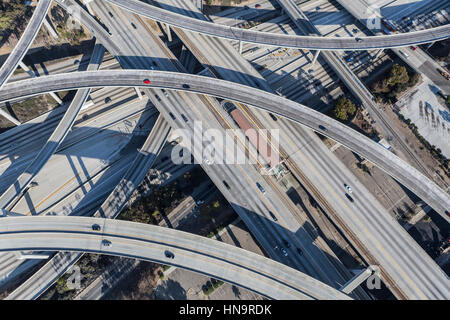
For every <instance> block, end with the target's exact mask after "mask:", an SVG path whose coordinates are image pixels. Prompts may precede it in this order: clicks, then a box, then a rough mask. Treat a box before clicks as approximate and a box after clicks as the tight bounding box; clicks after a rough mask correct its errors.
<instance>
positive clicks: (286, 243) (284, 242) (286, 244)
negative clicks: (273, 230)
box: [283, 239, 291, 248]
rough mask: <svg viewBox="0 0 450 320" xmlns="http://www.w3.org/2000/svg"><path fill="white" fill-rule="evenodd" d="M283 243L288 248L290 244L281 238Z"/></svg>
mask: <svg viewBox="0 0 450 320" xmlns="http://www.w3.org/2000/svg"><path fill="white" fill-rule="evenodd" d="M283 244H284V245H285V246H286V247H287V248H290V247H291V244H290V243H289V241H287V240H286V239H283Z"/></svg>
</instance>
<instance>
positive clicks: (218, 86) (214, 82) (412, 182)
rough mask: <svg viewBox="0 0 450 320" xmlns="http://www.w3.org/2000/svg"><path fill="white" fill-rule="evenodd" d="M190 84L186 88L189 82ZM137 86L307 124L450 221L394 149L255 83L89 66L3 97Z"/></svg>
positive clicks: (439, 199)
mask: <svg viewBox="0 0 450 320" xmlns="http://www.w3.org/2000/svg"><path fill="white" fill-rule="evenodd" d="M146 78H148V79H151V80H152V81H151V84H149V85H144V83H143V80H144V79H146ZM187 84H188V87H186V85H187ZM138 86H141V87H153V88H166V89H173V90H181V91H189V92H194V93H199V94H206V95H212V96H216V97H220V98H224V99H225V98H226V99H231V100H235V101H237V102H241V103H244V104H249V105H252V106H255V107H258V108H260V109H263V110H266V111H268V112H271V113H274V114H277V115H280V116H282V117H285V118H287V119H289V120H292V121H295V122H298V123H300V124H303V125H305V126H307V127H309V128H311V129H313V130H314V131H317V132H319V133H321V134H323V135H325V136H328V137H329V138H331V139H333V140H335V141H337V142H339V143H341V144H343V145H344V146H346V147H347V148H349V149H351V150H352V151H354V152H355V153H357V154H359V155H360V156H362V157H364V158H366V159H368V160H369V161H371V162H372V163H373V164H375V165H377V166H378V167H379V168H381V169H382V170H384V171H385V172H387V173H388V174H389V175H391V176H392V177H393V178H395V179H396V180H397V181H399V182H400V183H401V184H403V185H404V186H405V187H407V188H408V189H410V190H411V191H412V192H414V193H415V194H416V195H417V196H419V197H420V198H421V199H422V200H424V201H425V202H426V203H427V204H428V205H430V206H431V207H432V208H433V209H434V210H436V211H437V212H438V213H439V214H440V215H441V216H442V217H443V218H444V219H445V220H446V221H447V222H450V218H449V217H448V216H447V215H446V213H445V212H446V211H447V210H449V208H450V197H449V195H448V194H447V193H446V192H445V191H443V190H442V189H441V188H439V186H437V185H436V184H435V183H434V182H432V181H431V180H430V179H428V178H427V177H425V176H424V175H423V174H422V173H421V172H419V171H418V170H416V169H415V168H413V167H412V166H410V165H409V164H407V163H406V162H405V161H403V160H401V159H400V158H399V157H397V156H395V155H394V154H393V153H392V152H390V151H388V150H386V149H385V148H384V147H382V146H381V145H380V144H378V143H376V142H374V141H372V140H370V139H369V138H367V137H365V136H364V135H362V134H360V133H358V132H356V131H355V130H353V129H351V128H349V127H347V126H346V125H343V124H342V123H340V122H338V121H336V120H334V119H331V118H330V117H328V116H326V115H324V114H322V113H320V112H317V111H314V110H312V109H310V108H308V107H306V106H304V105H301V104H298V103H296V102H293V101H291V100H288V99H285V98H283V97H280V96H278V95H275V94H271V93H268V92H266V91H262V90H259V89H256V88H253V87H249V86H245V85H241V84H237V83H233V82H229V81H224V80H219V79H215V78H210V77H203V76H197V75H191V74H184V73H176V72H166V71H149V70H112V71H95V72H90V71H86V72H79V73H69V74H58V75H52V76H46V77H41V78H38V79H37V78H34V79H27V80H22V81H17V82H14V83H11V84H7V85H6V86H5V87H4V88H3V89H2V90H0V102H5V101H8V100H12V99H17V98H24V97H29V96H34V95H38V94H43V93H47V92H49V91H62V90H73V89H80V88H88V87H138ZM319 125H321V126H324V127H322V128H323V129H321V128H320V127H319ZM325 127H326V128H325ZM447 212H448V211H447Z"/></svg>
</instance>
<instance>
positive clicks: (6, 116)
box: [0, 109, 20, 126]
mask: <svg viewBox="0 0 450 320" xmlns="http://www.w3.org/2000/svg"><path fill="white" fill-rule="evenodd" d="M0 116H3V117H4V118H6V119H8V120H9V121H11V122H12V123H14V124H15V125H16V126H19V125H20V121H19V120H17V119H16V118H14V117H13V116H12V115H10V114H9V113H8V112H6V111H4V110H3V109H0Z"/></svg>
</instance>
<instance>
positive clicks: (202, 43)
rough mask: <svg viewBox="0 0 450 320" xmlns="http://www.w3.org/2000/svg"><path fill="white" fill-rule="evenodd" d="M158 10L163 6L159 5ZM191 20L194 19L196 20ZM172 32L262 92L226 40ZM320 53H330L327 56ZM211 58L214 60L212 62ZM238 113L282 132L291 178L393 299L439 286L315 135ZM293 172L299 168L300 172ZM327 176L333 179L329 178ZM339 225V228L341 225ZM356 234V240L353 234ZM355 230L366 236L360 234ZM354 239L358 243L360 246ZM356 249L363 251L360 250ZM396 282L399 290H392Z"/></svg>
mask: <svg viewBox="0 0 450 320" xmlns="http://www.w3.org/2000/svg"><path fill="white" fill-rule="evenodd" d="M175 1H176V0H170V1H165V2H169V4H170V3H173V5H174V6H177V7H181V8H185V7H186V11H187V12H183V13H184V14H192V16H195V15H194V13H193V12H194V9H192V6H189V2H183V1H176V3H175ZM161 5H162V6H164V5H163V4H161ZM166 9H167V8H166ZM195 17H196V18H198V16H195ZM200 18H201V17H200ZM174 30H175V32H176V33H177V35H178V36H179V38H180V39H181V40H182V41H183V42H184V43H185V45H186V46H188V47H189V48H190V49H191V50H192V52H193V53H194V54H195V55H196V57H197V58H198V60H199V62H200V63H202V64H203V65H205V66H208V67H209V68H211V70H212V71H213V73H214V74H216V75H220V76H222V77H224V78H226V79H227V80H234V81H237V82H240V83H244V84H249V85H259V87H260V88H265V86H264V82H263V81H260V82H259V83H255V82H256V81H257V79H258V78H259V77H258V76H259V75H258V74H255V72H252V68H251V67H249V66H246V64H245V63H242V61H239V59H238V58H236V55H237V54H236V53H235V52H234V50H233V48H231V50H229V49H228V48H227V44H228V43H227V42H226V41H222V40H221V39H215V38H214V39H210V38H208V37H203V36H202V35H198V34H192V33H186V32H184V31H182V30H180V29H177V28H175V29H174ZM324 54H331V52H326V53H324ZM216 56H217V58H215V57H216ZM233 71H234V72H233ZM268 90H270V88H269V89H268ZM243 112H245V113H246V114H248V115H249V117H250V118H251V117H252V116H251V115H250V114H251V113H253V114H255V115H256V116H257V119H255V118H254V117H253V119H252V122H253V123H254V124H256V125H258V123H262V124H264V125H263V126H262V127H265V128H280V129H282V130H281V132H280V146H281V148H282V149H281V150H282V151H281V153H282V154H285V157H286V158H287V159H288V160H287V164H288V167H289V168H291V170H293V172H294V174H296V175H297V176H298V177H301V181H302V183H305V178H304V177H305V176H307V182H306V186H307V188H308V189H309V191H310V192H311V194H312V195H313V196H314V197H315V198H316V200H318V201H319V203H321V205H323V199H324V198H325V199H326V203H325V206H323V208H324V210H325V212H327V213H328V214H329V215H332V216H333V215H334V217H333V221H336V220H338V219H340V217H351V218H350V219H349V218H347V219H346V220H350V221H345V222H346V223H348V224H347V225H345V224H344V227H342V230H345V232H346V235H347V236H349V237H350V240H351V242H352V243H354V244H355V242H356V244H358V246H355V247H357V248H358V249H360V248H361V249H360V252H362V253H363V254H364V256H365V257H367V252H368V251H369V253H370V252H375V255H374V256H376V257H377V258H376V259H375V258H373V256H371V255H369V256H368V258H369V259H367V260H366V261H367V262H368V263H369V264H374V265H381V266H382V267H383V268H384V266H387V268H386V270H387V271H388V272H384V270H383V269H382V277H383V280H385V283H386V284H387V285H388V286H390V287H391V290H392V291H393V292H394V293H395V294H397V292H398V288H401V289H404V290H405V291H406V293H403V294H400V295H397V296H398V297H399V298H403V299H404V298H407V297H411V298H417V297H419V296H420V290H425V291H426V290H429V289H428V288H426V287H427V286H428V282H433V283H434V284H438V283H439V280H438V279H439V278H440V277H442V272H441V271H440V270H439V268H437V266H436V264H435V263H434V262H433V261H432V259H430V257H429V256H428V255H427V254H426V253H425V252H424V251H423V250H422V249H421V248H420V247H419V246H418V245H417V243H415V241H414V240H413V239H412V238H411V237H410V236H409V235H408V234H407V233H406V232H404V230H402V229H401V228H400V226H399V225H398V223H397V222H396V221H392V218H391V217H390V215H389V214H388V212H387V211H386V210H385V209H384V208H383V206H382V205H381V204H380V203H379V202H378V201H377V200H376V199H375V198H374V197H373V196H371V194H370V193H369V191H368V190H367V189H365V188H364V187H363V186H362V184H361V183H359V182H358V181H357V179H356V177H354V175H353V174H351V172H350V171H349V170H348V169H346V168H345V166H343V165H342V163H341V162H340V161H339V160H338V159H337V158H336V157H335V156H333V154H332V153H331V152H330V151H329V150H328V149H327V148H326V147H325V146H324V145H323V143H322V142H321V141H320V140H319V139H318V138H317V136H316V135H315V134H313V133H312V132H311V131H309V130H305V129H304V128H300V127H299V126H298V125H296V124H295V123H292V122H291V121H286V120H285V119H278V121H273V120H272V119H271V118H270V117H268V116H267V113H266V112H264V111H257V110H251V112H250V110H245V111H244V110H243ZM264 114H265V116H264ZM286 133H287V134H286ZM292 152H293V153H292ZM297 168H300V170H298V169H297ZM330 177H333V179H331V178H330ZM345 183H347V184H349V183H350V184H351V185H352V186H355V187H354V190H358V197H359V201H358V202H357V203H355V205H352V206H349V205H348V204H347V203H346V202H347V200H346V199H345V197H344V196H343V195H344V193H345V191H344V190H345V189H344V184H345ZM355 188H356V189H355ZM318 190H320V192H318ZM366 204H367V205H366ZM338 213H339V214H338ZM371 216H376V217H377V218H378V219H379V220H378V223H377V224H376V225H375V226H373V222H372V221H367V220H366V219H367V217H369V220H370V219H371V218H370V217H371ZM341 221H342V220H341ZM354 221H357V223H356V224H355V223H354ZM339 226H340V227H341V226H342V223H341V224H339ZM349 226H350V228H349ZM355 230H356V234H357V236H356V235H355V232H353V231H355ZM360 230H364V231H365V232H360ZM369 232H370V233H369ZM385 234H388V235H389V238H390V240H388V241H386V240H385V239H383V238H387V237H385V236H384V235H385ZM374 237H375V238H376V239H380V241H383V242H385V241H386V242H385V245H384V247H383V248H384V249H385V250H379V249H378V248H377V247H376V246H374V245H373V243H375V242H376V241H373V238H374ZM359 239H363V240H362V241H360V240H359ZM361 244H362V245H363V247H361ZM368 249H369V250H368ZM404 252H408V255H404V254H403V253H404ZM392 258H394V260H393V259H392ZM395 263H397V264H398V265H400V266H402V265H409V264H411V263H412V264H413V265H414V266H413V267H412V268H411V269H410V273H411V275H412V278H413V279H414V281H416V282H417V283H419V285H420V286H421V289H413V290H411V286H410V283H408V281H409V280H410V279H408V277H405V275H404V272H402V270H401V269H400V270H399V269H397V270H395V268H392V265H393V264H395ZM428 266H430V267H428ZM428 269H431V270H432V271H429V270H428ZM413 273H414V274H413ZM423 274H430V275H431V274H433V275H432V276H431V277H433V276H434V275H436V274H437V275H438V277H437V278H435V279H434V280H431V281H429V280H428V279H426V278H425V279H424V280H422V279H421V277H422V275H423ZM393 280H394V281H393ZM397 283H398V285H396V284H397ZM439 290H441V289H439V288H438V287H435V288H434V289H432V290H431V291H428V294H429V297H432V296H433V294H434V293H433V291H436V292H438V291H439Z"/></svg>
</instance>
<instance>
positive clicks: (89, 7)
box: [82, 0, 95, 16]
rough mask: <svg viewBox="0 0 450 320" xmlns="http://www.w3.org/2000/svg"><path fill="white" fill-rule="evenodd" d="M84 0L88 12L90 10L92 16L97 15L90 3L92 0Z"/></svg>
mask: <svg viewBox="0 0 450 320" xmlns="http://www.w3.org/2000/svg"><path fill="white" fill-rule="evenodd" d="M82 1H83V3H84V5H85V6H86V8H87V9H88V12H89V13H90V14H91V15H92V16H95V13H94V10H92V8H91V6H90V5H89V3H90V2H91V1H92V0H82Z"/></svg>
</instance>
